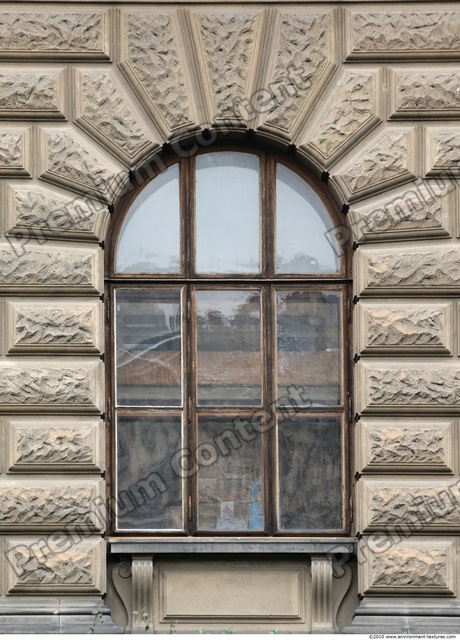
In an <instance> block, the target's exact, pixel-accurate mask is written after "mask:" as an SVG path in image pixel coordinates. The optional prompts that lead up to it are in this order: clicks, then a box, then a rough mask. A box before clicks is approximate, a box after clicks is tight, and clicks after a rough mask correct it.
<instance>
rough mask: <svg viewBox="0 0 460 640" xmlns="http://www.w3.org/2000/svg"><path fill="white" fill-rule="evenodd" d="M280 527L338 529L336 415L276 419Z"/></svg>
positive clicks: (339, 497) (338, 485)
mask: <svg viewBox="0 0 460 640" xmlns="http://www.w3.org/2000/svg"><path fill="white" fill-rule="evenodd" d="M278 432H279V435H278V456H279V470H278V474H279V476H278V487H279V528H280V529H281V530H283V531H298V530H302V531H309V530H316V529H340V527H341V468H340V420H339V418H292V419H284V420H283V419H282V417H280V418H279V423H278Z"/></svg>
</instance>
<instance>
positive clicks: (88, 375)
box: [0, 358, 105, 414]
mask: <svg viewBox="0 0 460 640" xmlns="http://www.w3.org/2000/svg"><path fill="white" fill-rule="evenodd" d="M0 397H1V405H0V411H1V412H3V413H5V412H16V411H20V412H21V413H23V412H30V411H40V410H41V411H59V412H64V413H69V412H71V413H73V414H75V413H93V414H94V413H102V412H103V410H104V400H105V398H104V378H103V363H102V362H100V361H94V360H92V361H88V360H84V359H83V360H82V359H80V360H70V359H67V358H55V359H51V358H47V359H46V360H40V359H38V358H37V359H25V358H21V359H19V360H16V361H14V360H9V361H1V362H0Z"/></svg>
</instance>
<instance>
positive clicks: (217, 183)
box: [196, 151, 260, 273]
mask: <svg viewBox="0 0 460 640" xmlns="http://www.w3.org/2000/svg"><path fill="white" fill-rule="evenodd" d="M259 208H260V205H259V158H258V157H257V156H255V155H253V154H249V153H236V152H233V151H225V152H219V153H209V154H206V155H202V156H198V157H197V159H196V272H197V273H259V271H260V257H259V254H260V250H259V245H260V242H259V236H260V228H259V227H260V223H259V219H260V215H259Z"/></svg>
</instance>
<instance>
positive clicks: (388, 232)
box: [347, 180, 456, 243]
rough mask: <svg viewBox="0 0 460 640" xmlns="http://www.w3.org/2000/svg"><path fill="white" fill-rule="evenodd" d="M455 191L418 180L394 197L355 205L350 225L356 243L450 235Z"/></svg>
mask: <svg viewBox="0 0 460 640" xmlns="http://www.w3.org/2000/svg"><path fill="white" fill-rule="evenodd" d="M455 210H456V206H455V189H454V188H453V187H452V184H450V183H447V182H446V183H442V182H438V181H435V180H423V181H422V180H418V181H416V182H414V183H411V184H408V185H406V186H405V187H404V188H403V189H402V190H400V191H398V192H393V193H392V195H391V196H386V197H385V198H379V199H378V200H374V201H373V202H372V203H371V204H367V205H365V206H359V205H357V206H352V207H351V208H350V210H349V212H348V216H347V223H348V225H349V227H350V231H351V233H352V237H353V240H355V241H356V242H360V243H362V242H380V241H391V240H399V239H408V240H411V239H415V238H434V237H443V236H450V235H451V229H452V223H453V219H454V211H455Z"/></svg>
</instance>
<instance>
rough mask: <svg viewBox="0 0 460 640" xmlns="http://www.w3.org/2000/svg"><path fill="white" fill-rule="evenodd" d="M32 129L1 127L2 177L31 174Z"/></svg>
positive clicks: (0, 171) (0, 155)
mask: <svg viewBox="0 0 460 640" xmlns="http://www.w3.org/2000/svg"><path fill="white" fill-rule="evenodd" d="M30 173H31V169H30V129H24V128H12V127H8V128H7V127H2V128H1V129H0V177H1V176H30Z"/></svg>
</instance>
